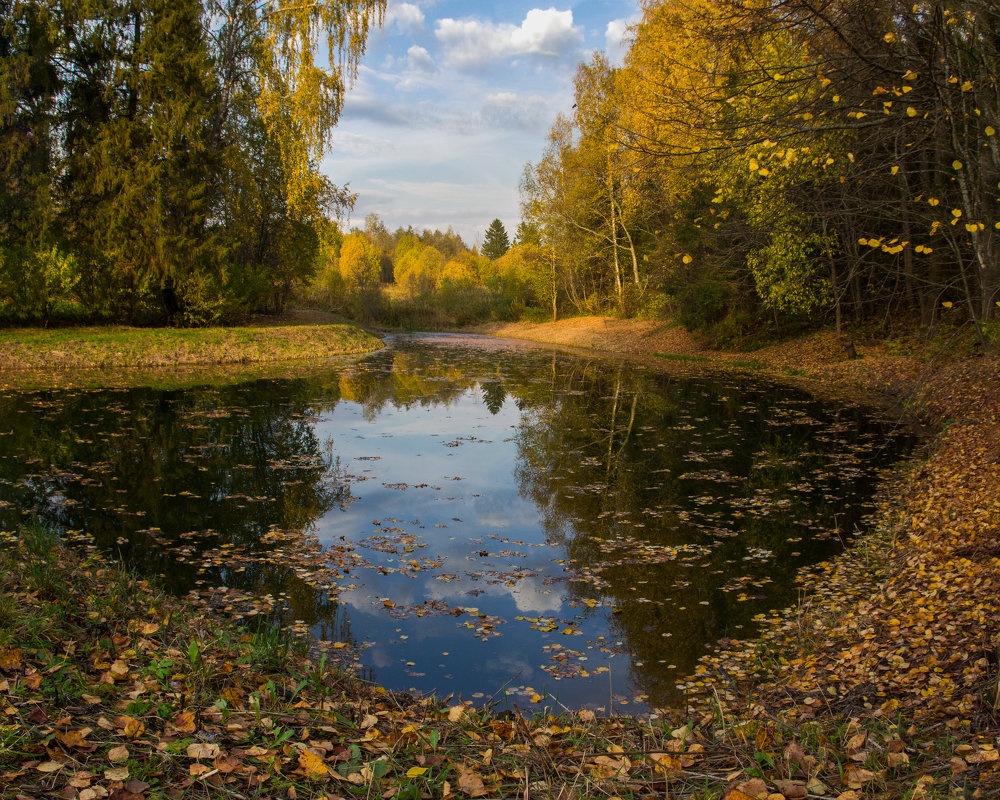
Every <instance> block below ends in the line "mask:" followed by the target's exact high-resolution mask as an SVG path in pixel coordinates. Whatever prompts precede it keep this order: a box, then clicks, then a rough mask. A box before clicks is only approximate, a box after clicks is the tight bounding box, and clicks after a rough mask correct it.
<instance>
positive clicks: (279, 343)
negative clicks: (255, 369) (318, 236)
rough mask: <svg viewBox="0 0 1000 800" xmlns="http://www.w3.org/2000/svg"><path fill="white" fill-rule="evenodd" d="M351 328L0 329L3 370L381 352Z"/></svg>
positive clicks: (270, 360)
mask: <svg viewBox="0 0 1000 800" xmlns="http://www.w3.org/2000/svg"><path fill="white" fill-rule="evenodd" d="M380 346H381V342H380V341H379V340H378V339H377V338H376V337H374V336H372V335H371V334H369V333H367V332H365V331H363V330H361V329H359V328H357V327H354V326H352V325H342V324H341V325H310V326H304V325H288V326H280V327H248V328H189V329H180V328H125V327H103V328H59V329H53V330H46V329H40V328H23V329H10V330H0V370H4V371H5V372H6V371H9V370H18V371H31V370H36V371H49V370H68V369H74V370H81V369H135V368H148V367H178V366H189V365H195V364H260V363H273V362H291V361H304V360H310V359H321V358H329V357H330V356H335V355H343V354H348V353H361V352H367V351H371V350H377V349H378V348H379V347H380Z"/></svg>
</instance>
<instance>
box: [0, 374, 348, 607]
mask: <svg viewBox="0 0 1000 800" xmlns="http://www.w3.org/2000/svg"><path fill="white" fill-rule="evenodd" d="M314 391H315V386H313V385H309V384H308V383H306V382H303V381H286V382H263V381H262V382H258V383H251V384H243V385H240V386H234V387H227V388H225V389H194V390H187V391H176V392H159V391H154V390H148V389H146V390H144V389H137V390H133V391H131V392H80V393H72V392H64V393H38V394H32V395H22V396H20V397H17V398H4V400H3V405H4V406H5V408H3V411H5V412H11V413H9V414H5V415H4V416H5V418H6V419H10V420H11V421H12V430H11V432H10V433H9V434H8V435H7V436H5V437H4V445H5V452H6V453H7V455H6V456H5V457H3V459H2V460H0V479H2V481H3V486H2V492H3V495H4V496H9V497H10V500H11V501H13V502H15V503H16V504H17V505H18V506H21V507H24V508H26V509H27V510H28V511H29V512H30V515H31V516H32V517H35V518H39V519H41V521H42V522H43V523H44V524H47V525H50V526H52V527H56V528H59V529H62V530H66V531H85V532H86V533H87V534H88V535H89V536H91V537H92V539H93V542H94V544H95V545H96V546H97V547H99V548H100V549H102V550H104V551H106V552H111V553H115V554H120V555H121V557H122V558H123V559H124V560H125V561H126V562H128V563H132V564H134V565H135V566H136V567H137V568H138V569H139V570H140V571H142V572H144V573H146V574H150V573H152V574H158V575H160V576H161V580H162V581H163V582H164V584H165V585H166V586H167V588H169V589H170V590H171V591H173V592H175V593H183V592H185V591H188V590H189V589H191V588H192V587H193V586H195V582H196V581H199V580H200V581H204V582H206V583H208V584H213V583H219V582H222V581H223V577H224V579H225V580H224V582H225V583H226V585H228V586H232V587H234V588H237V589H241V590H243V591H246V592H251V593H257V594H275V593H276V592H278V591H284V592H286V597H285V598H283V599H284V600H285V602H286V603H287V605H288V606H290V607H291V608H292V609H294V612H293V613H294V614H295V616H296V617H297V618H300V619H304V620H307V621H315V620H319V619H325V620H327V621H328V623H327V624H333V622H332V621H333V619H334V615H335V611H336V603H335V602H334V601H330V600H328V599H325V598H322V597H321V596H319V595H318V594H317V592H316V591H315V590H314V589H313V588H312V587H310V586H308V584H306V583H305V582H303V581H302V580H300V579H298V578H297V577H296V575H295V573H294V571H293V570H291V569H290V568H289V567H287V566H283V565H280V564H274V563H269V562H267V561H266V560H265V559H266V558H267V555H268V553H269V552H270V551H271V549H272V548H273V547H274V542H273V537H271V538H268V537H267V534H268V533H269V532H273V531H283V530H284V531H296V532H301V531H307V530H309V529H310V528H311V527H312V526H313V525H314V523H315V521H316V520H317V519H318V518H319V517H321V516H323V515H324V514H326V513H327V512H328V511H329V510H330V509H331V508H332V507H333V506H334V505H336V504H338V503H343V502H345V501H346V500H348V499H349V498H350V488H349V486H348V485H347V484H346V483H345V482H344V481H342V480H339V475H338V472H339V466H338V465H337V463H336V461H335V460H334V458H333V456H332V454H331V453H330V452H329V451H325V450H324V448H322V447H321V446H320V443H319V441H318V440H317V437H316V435H315V433H314V430H313V427H312V425H311V423H310V419H311V416H312V413H313V411H314V410H315V408H314V407H313V406H312V401H313V397H314V394H313V392H314ZM14 507H15V506H11V507H10V508H8V509H6V511H7V512H8V513H6V514H5V515H4V517H3V518H2V523H3V525H4V527H13V525H15V524H16V521H15V520H16V517H17V516H19V515H18V514H16V513H12V512H13V509H14ZM217 548H231V550H232V551H235V552H241V553H246V554H250V555H256V556H259V558H258V559H254V560H251V561H249V562H247V563H246V564H245V565H243V566H242V567H241V568H240V570H239V571H236V570H233V569H228V570H227V567H226V565H225V564H224V563H219V564H215V563H212V564H209V565H208V566H206V567H205V568H204V569H203V570H202V571H199V566H198V564H199V562H200V561H201V560H202V556H203V555H204V554H205V553H206V552H207V551H209V550H210V549H211V550H215V549H217ZM178 551H180V552H182V553H184V554H185V561H186V562H187V563H181V562H179V561H178V557H177V556H178ZM275 587H283V588H281V589H276V588H275Z"/></svg>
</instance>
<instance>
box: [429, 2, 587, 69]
mask: <svg viewBox="0 0 1000 800" xmlns="http://www.w3.org/2000/svg"><path fill="white" fill-rule="evenodd" d="M434 35H435V36H436V37H437V39H438V41H439V42H440V43H441V45H442V46H443V47H444V52H445V58H446V60H447V62H448V64H449V65H450V66H453V67H455V68H457V69H472V70H477V69H482V68H484V67H485V66H486V65H488V64H489V63H490V62H491V61H498V60H502V59H504V58H509V57H511V56H522V55H535V56H543V57H547V58H562V57H566V56H572V57H573V58H574V59H575V58H576V57H577V56H578V55H579V49H580V46H581V45H582V43H583V32H582V30H581V29H580V28H578V27H577V26H575V25H574V24H573V12H572V11H556V9H554V8H548V9H545V10H543V9H540V8H533V9H531V10H530V11H529V12H528V13H527V14H526V15H525V17H524V20H523V21H522V22H521V24H520V26H517V25H512V24H510V23H493V22H484V21H481V20H477V19H462V20H457V19H451V18H450V17H448V18H445V19H440V20H438V22H437V27H436V28H435V31H434Z"/></svg>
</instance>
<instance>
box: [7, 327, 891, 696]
mask: <svg viewBox="0 0 1000 800" xmlns="http://www.w3.org/2000/svg"><path fill="white" fill-rule="evenodd" d="M452 345H453V343H452V342H450V341H449V340H448V339H442V340H440V341H438V342H437V343H436V344H431V343H424V344H420V343H413V342H409V341H407V340H406V339H401V340H399V341H397V342H395V343H394V344H393V345H392V346H391V347H389V348H387V349H386V350H384V351H382V352H380V353H377V354H374V355H372V356H369V357H366V358H365V359H363V360H362V361H361V362H360V363H358V364H356V365H354V366H342V367H331V368H330V369H329V370H328V371H325V372H324V371H320V372H317V373H316V374H314V375H311V376H309V377H307V378H302V379H298V378H296V379H274V380H261V381H255V382H252V383H243V384H236V385H232V386H223V387H212V388H205V387H200V388H199V387H194V388H191V389H185V390H172V391H167V390H154V389H135V390H131V391H116V392H45V393H16V392H8V393H6V394H0V419H3V420H4V426H2V428H3V429H2V430H0V434H3V439H2V440H0V527H6V528H8V529H9V528H10V526H11V525H12V524H13V523H14V522H16V521H17V520H20V519H21V518H22V516H33V517H39V518H41V519H43V520H44V521H46V522H47V523H48V524H51V525H53V526H56V527H60V528H62V529H63V530H67V531H83V532H84V534H85V536H86V537H89V539H90V540H92V541H94V542H95V543H96V545H97V546H99V547H101V548H102V549H104V550H106V551H108V552H112V553H116V554H120V555H121V556H122V557H124V558H126V559H127V560H129V561H130V562H132V563H134V564H135V565H136V566H137V567H138V568H139V569H142V570H145V571H146V572H151V573H154V574H160V575H162V576H163V579H164V580H165V581H166V583H167V585H168V586H169V587H171V588H172V589H173V590H174V591H177V592H178V593H181V594H183V593H186V592H189V591H192V590H193V591H194V592H195V594H196V595H197V596H198V597H199V598H201V599H203V600H204V601H205V602H206V603H207V604H208V605H210V606H211V607H213V608H216V609H223V610H227V613H237V614H241V615H242V616H243V618H244V620H246V619H247V618H248V617H253V615H255V614H257V613H258V608H257V605H258V604H257V601H256V600H255V599H254V598H260V597H269V598H271V600H272V605H266V604H265V605H262V606H260V608H261V609H263V611H266V613H263V612H262V613H261V615H260V616H259V617H253V618H255V619H261V618H265V617H267V614H270V613H272V611H273V614H274V616H273V617H272V618H273V619H275V620H277V622H278V624H283V625H287V624H290V623H291V622H292V621H293V620H294V619H298V620H301V621H302V625H304V626H305V627H306V628H308V629H309V630H311V631H312V633H313V635H314V636H316V637H317V638H319V639H321V640H328V641H329V642H330V643H331V645H332V643H335V642H336V643H340V644H342V645H347V646H346V647H340V648H332V649H331V650H330V652H331V653H332V654H333V655H339V656H344V655H345V654H346V655H347V657H348V659H347V660H348V661H353V660H357V662H358V663H359V665H360V668H361V669H362V670H363V672H364V673H365V674H366V675H368V676H371V677H373V678H374V679H376V680H377V681H379V682H380V683H382V684H384V685H386V686H388V687H390V688H393V689H403V690H406V689H413V690H416V691H418V692H432V691H433V692H437V693H438V694H455V695H461V696H464V697H466V698H483V699H484V698H490V697H493V696H494V695H497V694H498V693H499V694H500V695H501V696H502V695H503V694H504V693H507V694H509V695H510V697H511V699H512V700H513V701H514V702H517V703H518V704H519V705H521V706H522V707H523V706H529V705H530V700H531V698H532V697H533V696H534V695H535V693H536V692H537V693H539V694H548V695H549V696H550V697H551V698H557V699H558V701H559V702H561V703H564V704H565V705H567V706H569V707H574V706H579V705H590V706H594V707H598V708H601V707H603V708H608V707H609V706H613V707H615V708H617V709H618V710H634V709H636V708H644V707H646V706H654V707H655V706H658V705H663V704H667V703H671V702H674V701H676V700H677V699H678V697H679V695H678V694H677V692H676V689H675V684H676V683H677V682H678V681H679V680H680V679H682V678H683V677H684V676H685V675H686V674H688V673H689V672H690V671H691V670H693V668H694V667H695V665H696V663H697V659H698V658H699V657H700V656H701V655H703V654H704V653H705V652H706V650H707V648H709V647H710V646H711V644H712V643H713V642H714V641H715V640H717V639H718V638H720V637H722V636H737V637H741V636H744V635H747V634H749V633H750V632H751V631H752V630H753V625H754V622H753V620H754V618H755V616H756V615H758V614H759V613H760V612H762V611H765V610H767V609H770V608H773V607H775V606H780V605H784V604H789V603H791V602H793V601H794V599H795V596H796V591H797V590H796V587H795V584H794V578H795V576H796V574H797V572H798V571H799V570H800V569H802V568H803V567H805V566H807V565H808V564H811V563H814V562H815V561H817V560H818V559H821V558H823V557H826V556H829V555H830V554H832V553H834V552H836V551H837V549H838V548H839V547H840V546H841V545H840V536H841V535H844V534H847V533H848V532H849V531H851V530H853V529H854V528H855V526H856V524H857V523H858V522H859V520H860V514H861V511H862V509H863V506H864V504H865V503H866V502H867V500H868V499H869V497H870V494H871V491H872V488H873V486H874V481H873V474H874V470H875V469H876V468H878V466H879V465H880V464H884V463H888V462H890V461H891V460H892V458H894V457H895V453H896V452H898V451H899V450H900V449H902V447H903V445H904V444H905V443H903V442H898V443H897V442H896V441H895V439H894V438H893V436H892V435H890V431H889V429H888V427H887V426H885V425H883V424H881V423H879V422H878V421H876V420H873V419H872V418H871V417H870V416H869V415H867V414H865V413H864V412H863V411H862V410H859V409H857V408H853V407H844V406H837V405H831V404H825V403H821V402H818V401H816V400H814V399H812V398H810V397H808V396H807V395H805V394H804V393H802V392H799V391H796V390H792V389H787V388H780V387H773V386H767V385H764V384H756V383H748V382H743V381H739V380H735V379H732V378H727V379H719V378H710V377H704V378H692V379H688V378H684V379H680V378H676V377H671V376H669V375H666V374H663V373H659V372H656V371H654V370H649V369H645V368H640V367H630V366H628V365H624V364H620V363H612V362H607V361H600V360H593V359H589V360H585V359H581V358H576V357H572V356H566V355H556V354H553V353H551V352H544V351H534V352H533V351H520V350H518V349H516V348H512V347H507V346H504V345H502V344H497V343H496V342H490V343H489V344H488V345H487V346H486V347H475V346H464V347H456V346H452ZM8 427H9V430H8V429H7V428H8ZM5 504H6V505H5ZM289 532H291V533H295V532H298V533H299V534H301V533H302V532H306V533H309V532H311V533H314V534H315V535H316V537H317V538H318V543H316V544H315V545H314V544H309V543H308V542H307V541H306V540H298V539H295V538H294V537H293V538H291V539H289V538H288V536H289V535H291V533H289ZM286 534H287V535H286ZM73 535H76V534H73ZM336 552H339V553H340V556H339V558H340V560H339V561H337V562H336V563H334V564H333V567H332V568H328V567H329V566H330V561H329V559H330V557H331V554H332V553H336ZM324 570H325V571H324ZM222 589H224V591H222V593H221V594H220V591H221V590H222ZM206 598H207V599H206ZM272 606H273V609H272V611H267V609H271V608H272Z"/></svg>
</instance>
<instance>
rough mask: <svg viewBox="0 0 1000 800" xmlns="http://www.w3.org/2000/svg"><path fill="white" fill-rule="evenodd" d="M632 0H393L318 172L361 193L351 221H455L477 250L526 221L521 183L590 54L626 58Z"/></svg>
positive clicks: (439, 224) (435, 224)
mask: <svg viewBox="0 0 1000 800" xmlns="http://www.w3.org/2000/svg"><path fill="white" fill-rule="evenodd" d="M637 15H638V3H637V2H636V0H631V1H627V0H581V1H579V2H565V3H562V4H558V3H557V4H554V5H549V4H547V3H546V4H537V3H530V2H517V0H507V1H506V2H499V0H497V1H496V2H481V3H480V2H477V3H469V2H460V0H415V1H414V2H402V3H401V2H390V4H389V8H388V11H387V14H386V20H385V24H384V25H383V27H382V29H381V30H379V31H375V32H373V34H372V36H371V37H370V39H369V43H368V52H367V54H366V55H365V57H364V59H363V61H362V66H361V69H360V70H359V74H358V79H357V81H356V82H355V85H354V86H353V88H352V89H351V90H350V91H349V92H348V95H347V98H346V102H345V106H344V111H343V114H342V116H341V120H340V124H339V125H338V127H337V129H336V131H335V132H334V137H333V150H332V152H331V153H330V154H329V155H328V156H327V158H326V159H324V161H323V164H322V169H323V171H324V172H325V173H326V174H327V175H328V176H329V177H330V179H331V180H333V181H334V183H337V184H338V185H343V184H349V185H350V187H351V191H353V192H357V193H358V195H359V196H358V201H357V205H356V206H355V210H354V212H353V213H352V215H351V224H361V222H362V221H363V220H364V217H365V215H366V214H369V213H371V212H375V213H377V214H379V215H380V216H381V217H382V219H383V220H384V221H385V223H386V225H387V226H388V227H389V228H390V230H393V229H395V228H397V227H400V226H401V227H404V228H405V227H407V226H408V225H413V226H414V227H415V228H417V229H421V228H424V227H429V228H432V229H433V228H440V229H442V230H444V229H446V228H447V227H448V226H449V225H452V226H453V227H454V229H455V230H456V231H458V232H459V233H460V234H461V235H462V237H463V238H464V239H465V241H466V243H467V244H469V245H472V244H475V243H476V242H477V241H479V242H481V241H482V237H483V234H484V232H485V230H486V228H487V226H488V225H489V224H490V222H491V220H493V219H494V218H496V217H499V218H500V219H501V220H502V221H503V223H504V225H505V226H506V227H507V229H508V231H509V232H513V231H514V229H515V228H516V227H517V224H518V222H519V220H520V211H519V196H518V189H517V186H518V181H519V180H520V177H521V173H522V171H523V169H524V165H525V163H526V162H528V161H532V162H534V161H536V160H537V159H538V158H539V156H540V155H541V152H542V150H543V149H544V147H545V135H546V133H547V131H548V129H549V127H550V126H551V124H552V122H553V121H554V119H555V117H556V114H558V113H560V112H563V113H569V112H570V111H571V106H572V104H573V75H574V73H575V71H576V68H577V65H578V64H579V62H580V61H581V60H585V59H589V57H590V54H591V53H592V52H593V51H594V50H598V49H600V50H606V51H607V52H608V55H609V57H610V58H611V59H612V60H614V61H620V59H621V56H622V54H623V53H624V49H623V48H622V47H621V39H622V35H623V34H624V33H625V32H626V29H627V27H628V25H629V24H631V23H632V22H633V21H635V20H636V19H637V18H638V16H637Z"/></svg>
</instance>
